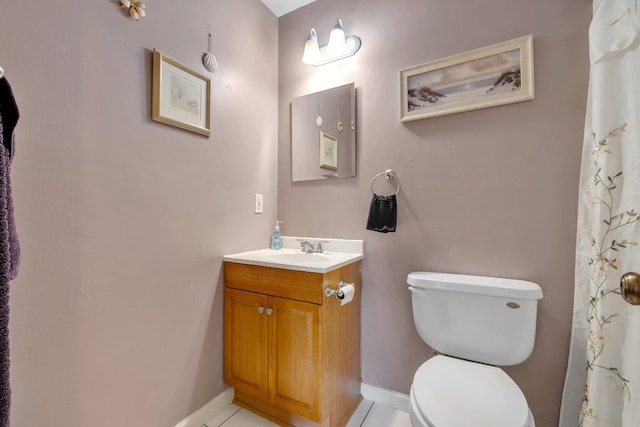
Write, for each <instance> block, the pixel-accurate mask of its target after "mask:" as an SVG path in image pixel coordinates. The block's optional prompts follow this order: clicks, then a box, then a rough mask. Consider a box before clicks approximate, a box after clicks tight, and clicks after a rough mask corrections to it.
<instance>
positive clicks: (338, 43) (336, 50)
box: [327, 19, 347, 54]
mask: <svg viewBox="0 0 640 427" xmlns="http://www.w3.org/2000/svg"><path fill="white" fill-rule="evenodd" d="M346 50H347V43H346V41H345V38H344V28H343V27H342V20H340V19H338V22H337V23H336V25H334V26H333V30H331V34H330V35H329V44H328V45H327V51H328V52H329V53H332V54H342V53H345V51H346Z"/></svg>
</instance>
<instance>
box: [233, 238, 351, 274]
mask: <svg viewBox="0 0 640 427" xmlns="http://www.w3.org/2000/svg"><path fill="white" fill-rule="evenodd" d="M301 240H309V241H310V242H312V243H313V244H314V246H315V245H316V242H317V241H318V240H322V241H325V242H327V243H323V244H322V247H323V250H324V252H323V253H309V254H308V253H305V252H302V251H301V249H300V241H301ZM282 242H283V248H282V249H259V250H257V251H249V252H241V253H237V254H231V255H225V256H224V257H223V260H224V261H227V262H236V263H239V264H250V265H258V266H262V267H273V268H283V269H286V270H298V271H309V272H312V273H327V272H329V271H332V270H336V269H338V268H340V267H343V266H345V265H347V264H351V263H352V262H355V261H359V260H361V259H363V258H364V254H363V252H364V251H363V249H364V242H363V241H362V240H345V239H332V238H314V237H290V236H283V237H282Z"/></svg>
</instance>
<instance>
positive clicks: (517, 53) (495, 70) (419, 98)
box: [400, 35, 535, 122]
mask: <svg viewBox="0 0 640 427" xmlns="http://www.w3.org/2000/svg"><path fill="white" fill-rule="evenodd" d="M534 98H535V90H534V82H533V36H532V35H528V36H524V37H520V38H517V39H513V40H508V41H505V42H502V43H497V44H494V45H491V46H487V47H483V48H480V49H476V50H472V51H469V52H465V53H461V54H458V55H454V56H449V57H447V58H443V59H439V60H437V61H433V62H429V63H427V64H423V65H419V66H416V67H412V68H409V69H406V70H402V71H400V120H401V121H402V122H408V121H412V120H420V119H426V118H429V117H436V116H442V115H445V114H453V113H461V112H463V111H471V110H477V109H480V108H488V107H495V106H498V105H504V104H511V103H514V102H522V101H528V100H532V99H534Z"/></svg>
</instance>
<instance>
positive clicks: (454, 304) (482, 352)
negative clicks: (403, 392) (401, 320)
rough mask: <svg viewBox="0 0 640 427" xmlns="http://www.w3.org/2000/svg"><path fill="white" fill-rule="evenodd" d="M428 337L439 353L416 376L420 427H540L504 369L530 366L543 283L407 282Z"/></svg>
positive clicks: (421, 276)
mask: <svg viewBox="0 0 640 427" xmlns="http://www.w3.org/2000/svg"><path fill="white" fill-rule="evenodd" d="M407 283H409V285H410V286H409V290H410V291H411V295H412V307H413V318H414V322H415V325H416V329H417V331H418V333H419V335H420V337H421V338H422V339H423V340H424V341H425V342H426V343H427V344H428V345H429V346H430V347H431V348H432V349H434V350H435V351H436V352H437V355H436V356H434V357H432V358H431V359H429V360H427V361H426V362H425V363H423V364H422V365H421V366H420V367H419V368H418V370H417V371H416V373H415V376H414V378H413V384H412V386H411V392H410V399H409V418H410V420H411V424H412V425H413V426H414V427H534V426H535V422H534V419H533V415H532V414H531V411H530V409H529V407H528V404H527V400H526V398H525V396H524V394H523V393H522V391H521V390H520V388H519V387H518V385H517V384H516V383H515V382H514V381H513V380H512V379H511V378H510V377H509V376H508V375H507V373H506V372H504V371H503V370H502V369H501V368H499V366H509V365H516V364H519V363H522V362H524V361H525V360H526V359H527V358H528V357H529V356H530V354H531V352H532V350H533V345H534V341H535V329H536V314H537V300H539V299H540V298H542V289H541V288H540V287H539V286H538V285H537V284H535V283H532V282H526V281H522V280H512V279H499V278H494V277H481V276H467V275H459V274H445V273H431V272H414V273H411V274H409V276H408V278H407Z"/></svg>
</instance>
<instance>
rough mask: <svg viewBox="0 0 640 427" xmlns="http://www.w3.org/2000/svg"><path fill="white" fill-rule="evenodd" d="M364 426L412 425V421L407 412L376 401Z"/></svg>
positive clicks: (397, 426)
mask: <svg viewBox="0 0 640 427" xmlns="http://www.w3.org/2000/svg"><path fill="white" fill-rule="evenodd" d="M362 427H411V421H410V420H409V414H407V413H406V412H402V411H398V410H397V409H393V408H390V407H388V406H385V405H382V404H380V403H375V404H374V405H373V406H372V407H371V410H370V411H369V414H368V415H367V418H366V419H365V420H364V423H362Z"/></svg>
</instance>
